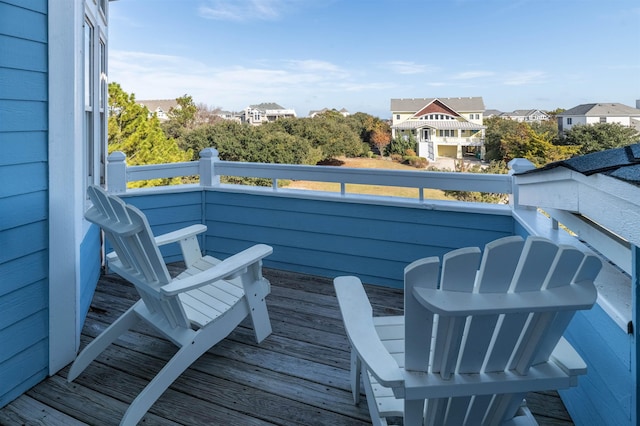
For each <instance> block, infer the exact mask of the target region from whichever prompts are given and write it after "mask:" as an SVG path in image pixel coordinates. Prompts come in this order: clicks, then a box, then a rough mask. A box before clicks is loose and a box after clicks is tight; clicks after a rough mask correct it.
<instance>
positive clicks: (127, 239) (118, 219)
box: [85, 186, 189, 327]
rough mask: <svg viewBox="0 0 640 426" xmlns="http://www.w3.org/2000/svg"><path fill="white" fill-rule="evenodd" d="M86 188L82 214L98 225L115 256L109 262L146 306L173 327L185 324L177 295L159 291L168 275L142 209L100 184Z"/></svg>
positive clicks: (185, 325)
mask: <svg viewBox="0 0 640 426" xmlns="http://www.w3.org/2000/svg"><path fill="white" fill-rule="evenodd" d="M87 192H88V194H89V197H90V198H91V201H92V202H93V207H91V208H90V209H89V211H87V213H86V214H85V217H86V218H87V220H89V221H90V222H92V223H95V224H96V225H98V226H100V227H101V228H102V230H103V231H104V233H105V236H106V238H107V240H108V241H109V243H110V244H111V246H112V247H113V249H114V251H115V253H116V255H117V257H118V258H117V260H114V261H112V262H111V263H110V265H109V266H110V267H111V268H112V269H113V270H114V271H116V272H117V273H118V274H119V275H121V276H123V277H124V278H125V279H127V280H128V281H130V282H131V283H132V284H133V285H134V286H135V287H136V289H137V290H138V293H139V294H140V297H141V298H142V300H143V301H144V303H145V305H146V306H147V309H149V310H150V311H151V312H161V313H162V314H163V315H164V316H165V317H166V319H167V322H168V323H169V324H171V325H172V326H173V327H176V326H180V327H189V320H188V319H187V316H186V314H185V312H184V310H183V307H182V304H181V303H180V300H179V299H178V297H177V296H174V297H166V296H161V295H160V293H159V289H160V287H161V286H163V285H165V284H168V283H170V282H171V276H170V275H169V271H168V270H167V267H166V265H165V263H164V260H163V258H162V255H161V254H160V250H159V248H158V245H157V244H156V242H155V238H154V236H153V233H152V232H151V228H150V226H149V223H148V221H147V218H146V217H145V215H144V213H142V212H141V211H140V210H138V209H137V208H136V207H134V206H131V205H129V204H126V203H125V202H124V201H122V200H121V199H120V198H118V197H116V196H114V195H109V194H107V193H106V192H105V191H104V190H103V189H102V188H100V187H96V186H92V187H90V188H89V189H88V191H87Z"/></svg>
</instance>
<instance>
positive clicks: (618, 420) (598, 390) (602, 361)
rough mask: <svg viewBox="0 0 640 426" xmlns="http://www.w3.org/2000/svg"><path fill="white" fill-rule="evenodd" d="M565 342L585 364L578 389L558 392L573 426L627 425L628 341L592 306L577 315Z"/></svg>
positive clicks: (630, 390)
mask: <svg viewBox="0 0 640 426" xmlns="http://www.w3.org/2000/svg"><path fill="white" fill-rule="evenodd" d="M565 337H566V338H567V340H568V341H569V342H570V343H571V344H572V345H573V346H574V347H575V348H576V350H577V351H578V352H579V353H580V354H581V356H582V358H583V359H584V361H585V362H586V363H587V375H586V376H582V377H580V379H579V386H578V387H576V388H571V389H567V390H562V391H560V392H559V393H560V395H561V396H562V400H563V401H564V403H565V405H566V406H567V409H568V410H569V412H570V413H571V416H572V418H573V421H574V423H575V424H585V425H600V424H610V425H630V424H631V398H632V397H633V392H634V383H633V379H632V377H631V374H630V368H631V367H630V362H631V361H630V358H629V357H630V353H631V344H632V342H631V338H630V336H629V335H627V334H626V333H624V331H623V330H622V329H620V327H619V326H617V325H616V324H615V323H614V322H613V321H612V320H611V318H610V317H609V316H608V315H607V314H606V313H605V312H604V311H603V310H602V308H600V306H599V305H597V304H596V305H595V306H594V307H593V308H592V309H591V310H590V311H587V312H578V313H577V314H576V316H575V317H574V318H573V320H572V322H571V324H570V325H569V327H568V329H567V331H566V332H565Z"/></svg>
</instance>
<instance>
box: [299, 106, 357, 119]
mask: <svg viewBox="0 0 640 426" xmlns="http://www.w3.org/2000/svg"><path fill="white" fill-rule="evenodd" d="M327 111H336V112H339V113H340V114H342V116H343V117H348V116H349V115H351V114H350V113H349V111H348V110H347V109H346V108H342V109H341V110H340V111H338V110H337V109H335V108H334V109H329V108H322V109H318V110H311V111H309V118H313V117H315V116H316V115H318V114H322V113H323V112H327Z"/></svg>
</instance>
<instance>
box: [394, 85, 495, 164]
mask: <svg viewBox="0 0 640 426" xmlns="http://www.w3.org/2000/svg"><path fill="white" fill-rule="evenodd" d="M484 109H485V108H484V101H483V100H482V97H469V98H411V99H391V114H392V121H391V132H392V137H394V138H395V137H396V136H397V135H406V136H407V137H408V136H409V134H412V135H413V136H414V137H415V138H416V140H417V141H418V152H417V154H418V156H420V157H424V158H427V159H429V160H435V159H437V158H438V157H449V158H463V157H464V156H465V155H473V156H476V157H478V158H484V154H485V152H484V131H485V126H483V125H482V120H483V112H484Z"/></svg>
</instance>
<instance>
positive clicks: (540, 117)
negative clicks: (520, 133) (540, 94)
mask: <svg viewBox="0 0 640 426" xmlns="http://www.w3.org/2000/svg"><path fill="white" fill-rule="evenodd" d="M500 117H502V118H508V119H510V120H515V121H520V122H524V123H539V122H541V121H546V120H548V119H549V114H547V113H546V112H544V111H540V110H539V109H517V110H515V111H513V112H503V113H502V114H500Z"/></svg>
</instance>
